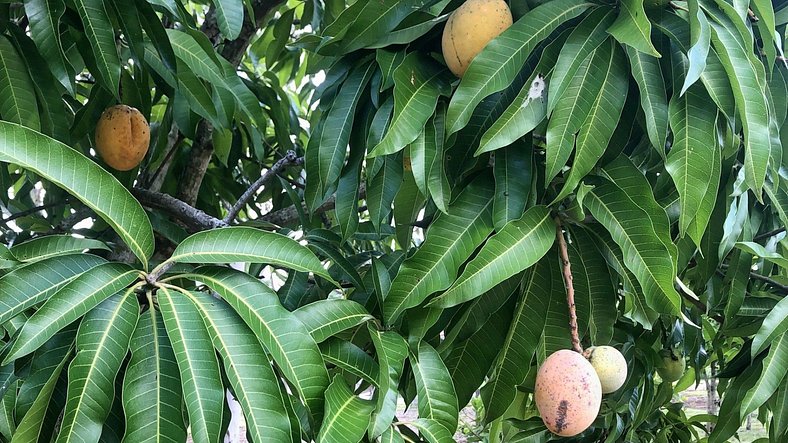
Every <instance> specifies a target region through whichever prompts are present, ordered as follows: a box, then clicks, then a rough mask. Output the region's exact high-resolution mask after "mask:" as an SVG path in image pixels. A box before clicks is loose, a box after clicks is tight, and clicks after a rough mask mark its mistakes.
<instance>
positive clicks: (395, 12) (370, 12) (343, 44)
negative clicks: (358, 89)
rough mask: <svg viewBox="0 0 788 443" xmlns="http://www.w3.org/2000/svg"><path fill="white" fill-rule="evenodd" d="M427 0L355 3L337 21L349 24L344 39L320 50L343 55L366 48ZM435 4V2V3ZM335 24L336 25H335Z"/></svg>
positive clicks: (345, 29) (388, 32)
mask: <svg viewBox="0 0 788 443" xmlns="http://www.w3.org/2000/svg"><path fill="white" fill-rule="evenodd" d="M424 3H425V2H424V1H423V0H379V1H375V2H362V3H354V4H352V5H351V6H350V7H348V9H346V10H345V11H343V13H342V15H341V16H340V17H339V18H337V20H336V21H337V22H339V23H342V24H346V26H343V28H344V32H343V35H344V36H343V37H342V38H341V39H336V40H333V41H332V42H331V43H328V44H326V45H324V46H323V47H321V48H320V50H319V52H320V53H326V54H328V55H339V54H347V53H350V52H353V51H355V50H357V49H361V48H366V47H369V46H371V45H373V44H374V43H376V42H377V41H378V40H380V39H383V38H386V37H387V36H388V35H389V34H390V33H391V31H393V30H394V28H396V27H397V25H398V24H399V23H400V22H401V21H402V20H403V19H405V17H407V16H408V15H409V14H410V13H411V12H413V11H414V10H417V9H419V8H421V7H422V6H424ZM433 3H434V2H433ZM332 26H335V27H336V25H334V24H332Z"/></svg>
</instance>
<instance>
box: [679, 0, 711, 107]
mask: <svg viewBox="0 0 788 443" xmlns="http://www.w3.org/2000/svg"><path fill="white" fill-rule="evenodd" d="M687 5H688V6H689V23H690V35H691V40H692V41H691V44H692V46H691V47H690V48H689V51H687V59H688V60H689V70H688V71H687V76H686V77H685V78H684V85H683V86H682V87H681V94H680V95H684V93H686V92H687V89H689V87H690V86H692V85H693V84H694V83H695V82H696V81H698V79H700V76H701V73H702V72H703V70H704V69H705V68H706V58H707V57H708V56H709V45H710V44H711V27H710V26H709V19H708V18H706V14H704V13H703V11H701V9H700V4H699V0H688V1H687Z"/></svg>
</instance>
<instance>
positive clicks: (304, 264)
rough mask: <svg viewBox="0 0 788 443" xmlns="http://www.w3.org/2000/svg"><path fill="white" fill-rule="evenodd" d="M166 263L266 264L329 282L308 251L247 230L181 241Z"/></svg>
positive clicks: (221, 231)
mask: <svg viewBox="0 0 788 443" xmlns="http://www.w3.org/2000/svg"><path fill="white" fill-rule="evenodd" d="M168 261H170V262H180V263H232V262H239V261H242V262H249V263H268V264H272V265H277V266H282V267H285V268H289V269H293V270H295V271H302V272H313V273H314V274H315V275H319V276H321V277H324V278H326V279H327V280H328V281H332V280H331V276H329V275H328V272H326V270H325V269H324V268H323V265H322V264H321V263H320V260H318V259H317V257H316V256H315V254H313V253H312V251H310V250H309V249H308V248H306V247H304V246H302V245H300V244H299V243H298V242H297V241H295V240H293V239H291V238H289V237H286V236H284V235H281V234H276V233H273V232H266V231H261V230H259V229H255V228H248V227H229V228H222V229H214V230H210V231H203V232H198V233H196V234H194V235H191V236H190V237H188V238H187V239H186V240H184V241H183V242H181V244H180V245H178V247H177V248H175V251H174V252H173V253H172V256H171V257H170V258H169V259H168Z"/></svg>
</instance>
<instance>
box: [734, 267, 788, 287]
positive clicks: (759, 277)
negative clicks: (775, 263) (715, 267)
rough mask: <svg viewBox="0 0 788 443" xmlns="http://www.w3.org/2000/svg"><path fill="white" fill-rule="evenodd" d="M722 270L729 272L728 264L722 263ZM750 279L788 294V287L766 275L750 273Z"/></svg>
mask: <svg viewBox="0 0 788 443" xmlns="http://www.w3.org/2000/svg"><path fill="white" fill-rule="evenodd" d="M720 268H721V269H725V270H727V269H728V264H727V263H721V264H720ZM750 278H751V279H753V280H759V281H762V282H764V283H766V284H768V285H770V286H773V287H774V288H775V289H779V290H781V291H783V292H784V293H786V294H788V285H784V284H782V283H780V282H778V281H777V280H774V279H771V278H769V277H767V276H765V275H761V274H758V273H757V272H750Z"/></svg>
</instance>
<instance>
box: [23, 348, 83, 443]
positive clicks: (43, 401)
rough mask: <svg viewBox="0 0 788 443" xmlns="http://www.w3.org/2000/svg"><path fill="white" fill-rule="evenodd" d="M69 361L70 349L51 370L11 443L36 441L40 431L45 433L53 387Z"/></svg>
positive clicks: (53, 391)
mask: <svg viewBox="0 0 788 443" xmlns="http://www.w3.org/2000/svg"><path fill="white" fill-rule="evenodd" d="M70 359H71V348H69V350H68V352H66V355H64V356H63V358H62V359H61V360H60V362H59V363H58V365H57V366H56V367H54V368H53V370H52V372H51V373H50V374H49V376H48V377H47V379H46V381H45V382H44V385H43V386H42V387H41V391H40V392H39V394H38V396H37V397H36V399H35V401H34V402H33V404H32V405H31V406H30V409H29V410H28V411H27V413H26V414H25V416H24V418H22V420H21V421H20V423H19V426H17V428H16V432H15V433H14V437H13V438H12V439H11V443H29V442H32V441H38V439H39V437H40V436H41V435H42V431H45V430H44V429H43V428H44V426H45V425H46V420H45V417H46V415H47V410H48V409H49V403H50V401H51V399H52V395H53V394H54V393H55V387H57V385H58V380H59V379H60V378H61V377H60V375H61V372H63V368H64V367H65V366H66V363H68V361H69V360H70ZM46 431H49V430H46Z"/></svg>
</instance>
